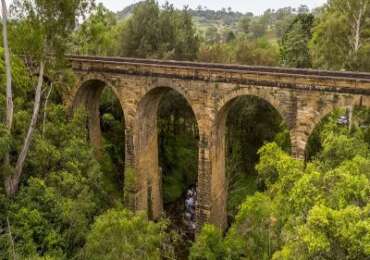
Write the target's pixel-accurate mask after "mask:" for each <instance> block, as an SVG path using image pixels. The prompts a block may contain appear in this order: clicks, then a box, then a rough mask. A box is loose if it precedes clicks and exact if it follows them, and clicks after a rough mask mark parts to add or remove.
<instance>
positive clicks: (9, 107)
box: [1, 0, 14, 165]
mask: <svg viewBox="0 0 370 260" xmlns="http://www.w3.org/2000/svg"><path fill="white" fill-rule="evenodd" d="M1 5H2V18H3V19H2V20H3V45H4V61H5V73H6V122H5V124H6V127H7V128H8V130H9V132H11V130H12V125H13V115H14V112H13V111H14V105H13V90H12V71H11V62H10V51H9V44H8V29H7V22H8V15H7V6H6V2H5V0H1ZM9 163H10V162H9V153H7V154H6V155H5V164H6V165H8V164H9Z"/></svg>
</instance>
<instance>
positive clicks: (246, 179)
mask: <svg viewBox="0 0 370 260" xmlns="http://www.w3.org/2000/svg"><path fill="white" fill-rule="evenodd" d="M215 127H216V128H215V134H214V138H215V139H214V143H215V151H214V158H213V161H214V163H213V165H212V172H213V174H214V178H213V180H212V198H213V202H212V205H214V210H213V216H212V218H213V220H212V222H213V223H217V224H218V225H219V226H220V228H223V229H224V228H227V227H228V226H229V225H230V224H231V223H232V222H233V219H234V217H235V215H236V214H237V212H238V209H239V206H240V205H241V203H243V202H244V200H245V198H246V197H247V196H250V195H253V194H254V193H255V192H257V191H263V190H264V189H265V187H264V184H263V183H262V182H261V180H260V179H259V178H258V174H257V172H256V170H255V166H256V164H257V163H258V161H259V155H258V150H259V149H260V148H261V147H262V146H263V145H264V144H265V143H268V142H273V141H274V142H276V143H278V144H279V145H280V146H281V147H282V148H283V149H284V150H286V151H287V152H289V153H290V152H291V141H290V140H291V139H290V132H289V129H288V127H287V124H286V123H285V121H284V120H283V117H282V116H281V114H280V113H279V112H278V110H277V109H276V108H275V107H274V106H273V105H271V104H270V103H269V102H268V101H266V100H264V99H262V98H260V97H257V96H252V95H242V96H239V97H236V98H233V99H231V100H230V101H228V102H227V103H226V104H225V105H224V107H223V108H222V109H221V110H220V111H219V113H218V117H217V120H216V126H215ZM218 212H219V213H218Z"/></svg>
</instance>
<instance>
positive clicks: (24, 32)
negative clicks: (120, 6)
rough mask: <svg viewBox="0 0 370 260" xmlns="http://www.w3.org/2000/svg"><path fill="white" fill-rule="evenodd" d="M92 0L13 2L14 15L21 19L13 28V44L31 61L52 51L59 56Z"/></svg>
mask: <svg viewBox="0 0 370 260" xmlns="http://www.w3.org/2000/svg"><path fill="white" fill-rule="evenodd" d="M91 2H92V1H91V0H68V1H59V2H58V3H55V2H52V1H34V0H16V1H14V15H15V17H16V18H17V19H18V20H19V21H20V22H19V24H18V25H17V26H16V27H15V32H13V33H12V35H13V36H14V42H13V43H12V46H13V48H14V50H15V51H16V52H18V53H22V54H26V55H31V54H32V57H33V59H34V60H36V59H37V58H41V59H44V58H45V56H46V55H48V54H49V53H50V52H53V53H54V55H55V56H56V57H59V58H62V56H63V54H64V52H65V50H66V47H67V43H68V41H67V39H68V38H69V37H70V36H71V32H72V31H73V30H74V29H75V27H76V26H77V21H78V19H79V17H82V16H84V15H85V12H86V11H88V8H89V7H90V4H91Z"/></svg>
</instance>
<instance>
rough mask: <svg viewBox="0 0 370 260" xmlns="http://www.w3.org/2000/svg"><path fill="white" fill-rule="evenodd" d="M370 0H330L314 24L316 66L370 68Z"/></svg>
mask: <svg viewBox="0 0 370 260" xmlns="http://www.w3.org/2000/svg"><path fill="white" fill-rule="evenodd" d="M369 5H370V2H369V0H349V1H343V0H330V1H329V2H328V4H327V6H326V8H324V10H323V12H322V14H320V16H319V19H318V22H317V23H316V25H315V27H314V28H313V38H312V41H311V52H312V56H313V62H314V65H315V67H319V68H324V69H334V70H342V69H346V70H361V71H368V70H369V69H370V64H369V61H368V59H367V57H368V56H369V51H370V44H369V42H368V41H367V40H366V39H368V38H369V34H370V31H369V29H368V28H369V25H370V24H369V19H367V18H366V17H369V13H370V8H369Z"/></svg>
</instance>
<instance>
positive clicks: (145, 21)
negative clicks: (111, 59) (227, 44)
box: [121, 0, 199, 60]
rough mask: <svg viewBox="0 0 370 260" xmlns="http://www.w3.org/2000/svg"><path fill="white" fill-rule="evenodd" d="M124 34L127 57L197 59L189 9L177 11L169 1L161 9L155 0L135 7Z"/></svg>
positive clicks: (195, 39) (196, 44)
mask: <svg viewBox="0 0 370 260" xmlns="http://www.w3.org/2000/svg"><path fill="white" fill-rule="evenodd" d="M122 33H123V35H122V51H121V52H122V53H121V54H122V55H123V56H133V57H143V58H145V57H152V58H166V59H170V58H171V59H186V60H193V59H195V57H196V54H197V51H198V44H199V43H198V38H197V36H196V34H195V29H194V26H193V23H192V19H191V16H190V14H189V12H188V10H187V9H186V8H185V9H184V10H183V11H182V12H180V11H176V10H175V9H174V7H173V6H172V5H169V4H166V5H165V6H164V9H163V10H160V8H159V6H158V3H157V2H155V1H154V0H147V1H144V2H142V3H140V4H139V5H138V6H137V7H136V8H135V9H134V11H133V15H132V17H131V18H129V20H128V21H127V23H126V25H125V27H124V29H123V32H122Z"/></svg>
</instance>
